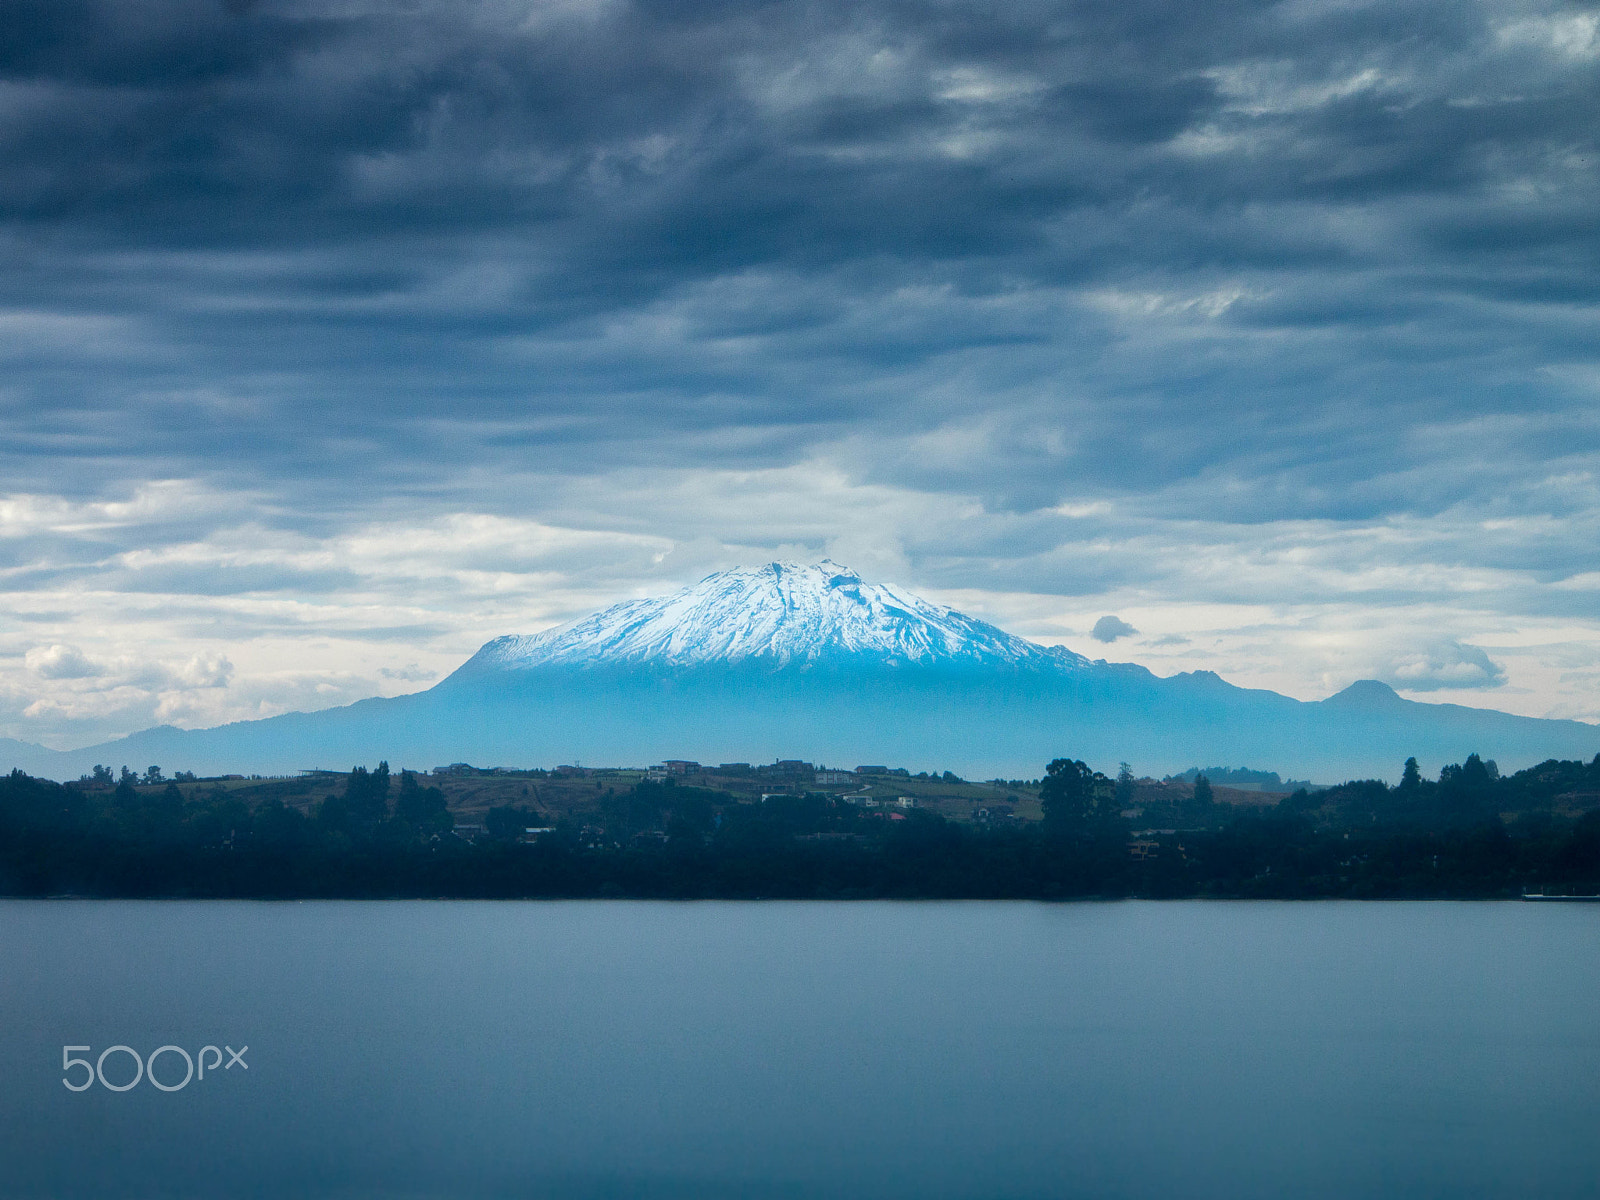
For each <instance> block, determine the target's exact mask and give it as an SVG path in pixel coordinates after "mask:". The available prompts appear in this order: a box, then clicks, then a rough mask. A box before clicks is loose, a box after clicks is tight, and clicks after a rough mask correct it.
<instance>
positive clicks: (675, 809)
mask: <svg viewBox="0 0 1600 1200" xmlns="http://www.w3.org/2000/svg"><path fill="white" fill-rule="evenodd" d="M149 774H150V773H148V772H147V773H146V778H147V779H148V776H149ZM131 775H132V773H131V772H129V773H127V774H126V775H124V776H123V777H121V778H119V779H118V780H117V781H116V783H115V785H114V786H110V787H107V786H105V783H106V781H104V780H98V781H94V783H93V785H92V786H86V785H83V784H79V783H68V784H57V783H53V782H50V781H47V780H40V779H34V778H31V777H29V776H27V775H25V774H23V773H22V772H20V771H14V772H12V773H11V774H10V776H8V777H3V778H0V894H4V895H10V896H48V895H84V896H195V897H213V896H219V897H220V896H236V897H263V898H268V897H301V896H305V897H311V896H325V897H368V896H371V897H407V896H460V897H474V896H483V897H491V896H492V897H522V896H526V897H557V896H561V897H590V896H637V897H682V898H692V897H724V898H747V897H794V898H869V897H927V898H937V897H951V898H956V897H961V898H1033V899H1067V898H1074V897H1091V896H1094V897H1129V896H1148V897H1219V898H1221V897H1284V898H1295V897H1304V898H1313V897H1352V898H1383V897H1463V898H1466V897H1481V898H1490V897H1514V896H1517V895H1519V894H1521V893H1522V892H1523V891H1525V890H1528V889H1535V890H1549V891H1561V892H1567V893H1594V892H1600V755H1597V756H1596V757H1595V759H1594V760H1593V761H1592V762H1588V763H1585V762H1566V761H1557V760H1551V761H1549V762H1546V763H1541V764H1539V765H1538V766H1537V767H1532V768H1529V769H1528V770H1526V771H1519V772H1517V773H1515V774H1513V775H1509V776H1502V775H1501V774H1500V772H1499V770H1498V769H1497V768H1496V766H1495V764H1494V763H1493V761H1490V760H1484V759H1481V758H1480V757H1479V756H1478V755H1471V756H1469V757H1468V758H1467V759H1466V760H1465V761H1464V762H1462V763H1459V764H1453V765H1451V766H1448V767H1446V768H1445V769H1444V770H1443V771H1442V772H1441V773H1440V776H1439V778H1438V779H1437V780H1425V779H1423V778H1422V776H1421V773H1420V771H1419V770H1418V769H1417V766H1416V762H1415V760H1414V759H1413V760H1410V761H1409V762H1408V763H1407V764H1406V766H1405V768H1404V770H1403V772H1402V775H1401V780H1400V783H1399V784H1398V785H1396V786H1393V787H1391V786H1389V785H1387V784H1385V783H1384V782H1382V781H1381V780H1353V781H1350V782H1347V783H1345V784H1342V785H1340V786H1339V787H1336V788H1330V789H1325V790H1321V791H1312V790H1310V789H1306V788H1302V789H1299V790H1297V791H1296V792H1295V793H1294V794H1292V795H1290V796H1287V797H1285V798H1284V799H1282V800H1281V801H1280V802H1278V803H1276V804H1273V805H1269V806H1264V807H1256V808H1251V809H1239V808H1235V807H1233V806H1230V805H1226V804H1221V803H1218V802H1217V801H1216V800H1215V798H1214V796H1213V795H1212V794H1210V791H1209V789H1208V788H1206V787H1204V786H1202V784H1203V782H1204V776H1200V777H1198V778H1196V780H1195V781H1194V787H1193V790H1192V793H1191V794H1186V795H1183V796H1181V797H1179V798H1178V799H1175V800H1172V801H1170V802H1165V807H1159V806H1155V807H1152V806H1151V805H1145V806H1143V807H1142V808H1140V807H1130V804H1131V803H1132V800H1133V795H1134V789H1135V781H1134V779H1133V776H1132V772H1131V770H1130V769H1129V768H1127V766H1126V764H1124V766H1123V769H1122V770H1121V771H1119V773H1118V775H1117V776H1116V777H1114V778H1113V777H1108V776H1106V775H1104V774H1102V773H1100V772H1098V771H1095V770H1093V769H1091V768H1090V767H1089V766H1087V765H1086V764H1085V763H1084V762H1082V761H1081V760H1076V759H1066V758H1061V759H1056V760H1054V761H1052V762H1051V763H1050V764H1049V765H1048V766H1047V767H1046V770H1045V773H1044V776H1043V777H1042V782H1041V787H1040V797H1041V803H1042V808H1043V813H1044V818H1043V820H1042V821H1040V822H1012V823H1009V824H1001V825H995V826H979V825H974V824H970V823H967V822H957V821H949V820H946V819H944V818H942V817H940V816H938V815H937V814H934V813H930V812H927V811H925V810H922V809H912V810H911V811H909V812H903V813H901V812H896V813H894V814H889V813H886V812H884V811H883V810H881V809H880V810H868V809H864V808H862V807H860V806H857V805H854V804H850V803H848V802H845V801H843V800H841V799H839V798H837V797H831V796H828V795H825V794H822V793H804V794H797V795H786V796H776V797H771V798H769V799H767V800H766V801H765V802H763V803H752V802H740V801H739V800H737V799H736V798H735V797H733V796H730V795H727V794H725V793H722V792H719V791H715V790H712V789H706V788H696V787H689V786H683V785H677V784H675V783H674V782H673V781H671V780H668V781H666V782H664V783H661V782H653V781H648V780H647V781H641V782H640V783H638V784H636V785H634V786H632V787H630V788H626V789H622V790H608V791H606V792H605V793H604V794H602V795H600V796H598V797H597V799H596V802H595V803H594V804H593V805H592V810H590V811H586V812H584V813H582V814H566V815H556V814H551V813H547V812H542V811H539V810H536V809H533V808H527V807H512V806H504V807H500V808H496V809H492V810H490V812H489V813H488V815H487V817H486V819H485V822H484V828H483V829H482V830H481V831H473V832H472V835H471V836H463V832H464V831H458V830H457V829H456V828H455V821H454V818H453V817H452V814H451V813H450V812H449V810H448V808H447V806H446V803H445V797H444V795H443V794H442V793H441V792H440V791H439V789H438V788H435V787H431V786H427V785H426V784H425V782H424V781H423V780H422V779H420V778H419V777H418V776H416V775H415V774H413V773H411V772H409V771H402V772H400V773H399V775H398V776H397V777H395V776H392V775H391V772H390V770H389V766H388V764H387V763H380V764H379V765H378V766H377V768H375V769H372V770H369V769H367V768H366V767H356V768H354V769H353V770H351V771H350V772H349V773H348V774H347V775H345V776H343V778H342V780H341V779H340V778H339V777H337V776H334V777H332V780H333V781H334V782H333V784H332V787H331V790H329V792H328V794H327V795H326V796H324V797H323V798H322V799H321V800H320V801H318V802H315V803H313V804H311V805H309V806H307V807H306V808H305V809H304V810H302V809H301V808H297V807H292V806H289V805H286V804H284V803H283V802H282V800H280V799H267V800H264V801H261V802H258V803H255V804H249V803H246V802H245V801H244V800H242V799H241V798H239V796H238V794H237V791H236V790H235V791H230V790H228V789H226V788H224V787H222V786H221V785H218V784H212V785H207V784H206V783H205V782H203V781H201V782H198V783H196V784H191V785H189V787H188V790H187V791H185V790H184V789H183V788H180V787H179V786H178V784H177V783H176V782H172V781H168V782H167V783H165V784H155V785H154V786H152V783H153V781H152V782H145V783H143V784H142V786H141V785H136V783H135V782H134V779H133V778H130V777H129V776H131ZM530 828H532V829H535V830H538V831H539V832H537V833H534V834H529V833H528V832H527V831H528V830H529V829H530Z"/></svg>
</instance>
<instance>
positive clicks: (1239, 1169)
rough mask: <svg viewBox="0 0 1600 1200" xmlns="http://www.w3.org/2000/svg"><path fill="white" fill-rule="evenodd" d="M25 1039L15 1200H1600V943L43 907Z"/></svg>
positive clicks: (1358, 929) (3, 994)
mask: <svg viewBox="0 0 1600 1200" xmlns="http://www.w3.org/2000/svg"><path fill="white" fill-rule="evenodd" d="M0 1004H3V1011H0V1016H3V1027H0V1196H5V1197H24V1196H26V1197H33V1196H38V1197H52V1198H64V1197H78V1196H83V1197H90V1196H93V1197H104V1198H120V1197H155V1196H162V1197H167V1196H227V1197H232V1196H239V1197H322V1196H337V1197H380V1196H395V1197H477V1196H492V1197H499V1196H507V1197H510V1196H529V1197H548V1198H552V1200H565V1198H574V1200H579V1198H581V1200H590V1198H594V1200H599V1198H619V1200H620V1198H624V1197H628V1198H639V1200H645V1198H655V1197H673V1198H689V1197H709V1198H721V1197H768V1196H771V1197H785V1198H794V1200H804V1198H811V1197H830V1198H832V1197H908V1198H909V1197H917V1198H944V1197H949V1198H952V1200H954V1198H973V1200H979V1198H982V1200H999V1198H1010V1197H1016V1198H1032V1197H1039V1198H1044V1197H1051V1198H1062V1197H1112V1198H1141V1197H1164V1198H1190V1197H1202V1198H1204V1197H1218V1198H1223V1197H1227V1198H1230V1200H1239V1198H1248V1197H1262V1198H1267V1197H1271V1198H1273V1200H1281V1198H1284V1197H1296V1198H1305V1197H1313V1198H1315V1197H1328V1198H1330V1200H1331V1198H1334V1197H1339V1198H1341V1200H1348V1198H1350V1197H1396V1198H1400V1197H1404V1198H1406V1200H1417V1198H1428V1197H1439V1198H1440V1200H1444V1198H1446V1197H1448V1198H1450V1200H1463V1198H1472V1197H1507V1198H1509V1197H1518V1198H1523V1197H1529V1196H1539V1197H1541V1198H1545V1200H1550V1198H1557V1197H1569V1196H1570V1197H1580V1196H1582V1197H1585V1198H1587V1197H1592V1196H1593V1195H1594V1194H1595V1192H1596V1188H1597V1187H1600V1183H1597V1181H1600V905H1596V906H1586V905H1571V906H1567V905H1556V904H1547V905H1533V904H1519V903H1504V904H1442V903H1441V904H1425V903H1410V904H1406V903H1396V904H1354V903H1342V904H1341V903H1303V904H1275V903H1266V902H1247V903H1206V902H1193V903H1137V902H1129V903H1118V904H1064V905H1045V904H1027V903H970V904H942V903H941V904H935V903H906V904H894V903H859V904H856V903H835V904H785V903H749V904H741V903H693V904H666V903H661V904H657V903H633V902H614V903H608V902H582V903H503V904H495V903H466V902H397V903H275V904H252V903H221V902H200V903H180V902H156V903H139V902H104V903H102V902H89V901H44V902H30V901H6V902H0ZM64 1046H77V1047H87V1048H88V1049H87V1050H75V1051H67V1052H66V1055H67V1056H68V1057H74V1058H80V1059H84V1060H85V1062H86V1063H87V1065H83V1064H77V1065H74V1066H72V1067H70V1068H68V1069H67V1070H66V1072H65V1074H64V1072H63V1065H62V1064H63V1047H64ZM113 1046H125V1047H127V1048H128V1049H127V1050H114V1051H113V1050H109V1048H111V1047H113ZM163 1046H170V1047H176V1049H169V1050H164V1051H162V1052H161V1053H160V1054H158V1055H154V1056H153V1058H152V1052H153V1051H156V1050H158V1049H159V1048H160V1047H163ZM205 1046H214V1047H216V1048H217V1049H216V1051H215V1053H213V1052H210V1051H207V1052H205V1053H203V1054H202V1053H201V1048H202V1047H205ZM224 1050H226V1051H227V1052H226V1053H224ZM108 1051H109V1053H108ZM233 1054H237V1055H239V1058H238V1059H237V1060H235V1061H232V1062H231V1063H230V1062H229V1059H230V1055H233ZM102 1055H104V1057H102ZM135 1056H137V1058H136V1057H135ZM185 1056H187V1060H188V1062H189V1076H188V1080H189V1081H188V1082H187V1083H184V1084H182V1086H179V1084H180V1082H181V1081H182V1080H183V1079H185V1078H186V1059H185ZM197 1057H198V1059H199V1061H200V1062H203V1063H204V1064H206V1072H205V1076H204V1078H203V1079H202V1078H199V1077H198V1075H197V1073H196V1070H197V1068H196V1066H195V1060H196V1059H197ZM213 1057H214V1058H216V1059H217V1060H218V1061H217V1063H215V1064H213V1063H212V1058H213ZM147 1058H152V1061H151V1062H150V1064H149V1067H150V1069H149V1072H148V1073H147V1072H145V1065H146V1059H147ZM224 1063H229V1065H226V1066H224V1065H223V1064H224ZM97 1066H98V1069H99V1073H98V1075H97V1074H96V1067H97ZM136 1068H137V1071H138V1076H137V1082H134V1083H133V1085H132V1086H131V1087H128V1088H127V1090H125V1091H120V1092H119V1091H113V1090H111V1089H112V1088H113V1087H123V1086H126V1085H128V1084H129V1083H130V1082H132V1081H133V1080H134V1079H135V1077H136ZM152 1077H153V1078H154V1080H155V1082H156V1083H158V1084H160V1087H157V1086H153V1085H152V1081H151V1080H152ZM64 1078H65V1079H66V1080H68V1081H69V1082H71V1083H72V1084H74V1085H75V1086H81V1085H82V1084H84V1083H85V1082H87V1083H88V1086H87V1087H85V1088H84V1089H83V1090H82V1091H72V1090H69V1089H68V1088H67V1087H66V1086H64V1084H63V1079H64ZM162 1088H171V1089H174V1090H162Z"/></svg>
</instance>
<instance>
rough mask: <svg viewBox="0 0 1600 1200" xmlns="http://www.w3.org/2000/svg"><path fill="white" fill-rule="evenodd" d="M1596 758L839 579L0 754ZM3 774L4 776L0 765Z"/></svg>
mask: <svg viewBox="0 0 1600 1200" xmlns="http://www.w3.org/2000/svg"><path fill="white" fill-rule="evenodd" d="M1597 751H1600V729H1597V728H1596V727H1595V726H1593V725H1587V724H1583V723H1581V722H1577V721H1556V720H1541V719H1538V718H1533V717H1519V716H1513V715H1510V714H1506V713H1500V712H1493V711H1490V710H1484V709H1471V708H1463V707H1460V706H1458V705H1450V704H1419V703H1416V702H1414V701H1410V700H1406V699H1403V698H1402V697H1400V696H1399V695H1397V694H1396V693H1395V692H1394V691H1393V690H1392V689H1390V688H1389V687H1388V686H1387V685H1385V684H1382V683H1378V682H1376V681H1373V680H1362V681H1360V682H1358V683H1355V684H1352V685H1351V686H1350V687H1349V688H1347V689H1345V690H1344V691H1343V692H1340V693H1339V694H1337V695H1335V696H1332V697H1329V698H1328V699H1327V700H1323V701H1313V702H1302V701H1298V700H1294V699H1291V698H1290V697H1287V696H1282V695H1279V694H1277V693H1276V692H1269V691H1257V690H1248V689H1243V688H1237V687H1234V686H1232V685H1230V684H1228V683H1226V682H1224V681H1223V680H1222V679H1220V678H1219V677H1218V676H1216V675H1215V674H1213V673H1211V672H1209V671H1196V672H1192V673H1185V674H1180V675H1174V676H1171V677H1169V678H1160V677H1158V676H1156V675H1153V674H1152V673H1151V672H1150V671H1148V670H1146V669H1145V668H1143V667H1140V666H1135V665H1132V664H1126V663H1124V664H1118V663H1107V662H1105V661H1103V660H1096V661H1090V660H1089V659H1087V658H1085V657H1083V656H1082V655H1079V654H1075V653H1073V652H1072V651H1070V650H1066V649H1063V648H1060V647H1044V646H1040V645H1037V644H1035V643H1033V642H1030V641H1027V640H1026V639H1024V638H1019V637H1016V636H1014V635H1012V634H1009V633H1006V632H1005V631H1004V630H1002V629H999V628H997V627H996V626H993V625H990V624H987V623H986V622H983V621H979V620H976V619H974V618H972V617H969V616H966V615H964V614H962V613H959V612H956V611H955V610H954V609H950V608H946V607H944V606H942V605H937V604H933V603H930V602H928V601H926V600H924V599H922V598H920V597H918V596H915V595H913V594H911V593H910V592H907V591H905V590H904V589H901V588H898V587H894V586H890V585H887V584H879V583H871V582H868V581H866V580H863V579H862V578H861V577H860V576H859V575H857V574H855V573H854V572H852V571H849V570H847V569H846V568H844V567H841V566H839V565H838V564H837V563H833V562H829V561H827V560H824V561H822V562H820V563H815V564H799V563H790V562H774V563H768V564H767V565H765V566H761V567H758V568H754V569H740V570H732V571H722V572H718V573H717V574H714V575H710V576H707V577H706V578H705V579H702V580H701V581H700V582H699V583H697V584H694V585H692V586H690V587H686V588H684V589H682V590H680V591H678V592H674V593H673V594H671V595H669V596H665V597H661V598H658V599H646V600H630V601H625V602H623V603H620V604H616V605H613V606H612V607H610V608H607V609H604V610H603V611H601V612H598V613H595V614H593V615H592V616H589V617H585V618H583V619H581V620H578V621H574V622H572V623H570V624H568V625H564V626H561V627H558V628H556V629H551V630H547V631H545V632H543V633H540V634H536V635H533V636H510V637H500V638H496V639H494V640H493V641H491V642H489V643H488V644H486V645H485V646H484V647H483V648H482V649H480V650H479V651H478V652H477V654H475V655H473V657H472V658H471V659H469V660H468V661H467V662H466V663H464V664H463V665H462V666H461V668H460V669H459V670H457V671H456V672H455V673H454V674H452V675H451V676H450V677H449V678H447V679H445V680H443V681H442V682H440V683H439V684H438V685H437V686H435V687H433V688H431V689H429V690H428V691H425V692H419V693H416V694H415V695H410V696H399V697H394V698H390V699H373V700H363V701H361V702H360V703H358V704H353V705H350V706H348V707H345V708H335V709H326V710H323V711H320V712H314V713H289V714H286V715H284V716H281V717H273V718H270V719H268V720H263V721H248V722H241V723H238V724H234V725H224V726H220V727H218V728H215V729H204V730H189V731H184V730H178V729H172V728H170V727H163V728H159V729H150V730H146V731H144V732H143V733H138V734H134V735H132V736H131V737H128V738H123V739H120V740H119V741H115V742H109V743H104V744H102V745H98V746H89V747H86V748H84V749H82V750H78V751H64V752H56V751H50V750H46V749H44V748H43V747H39V746H31V745H28V744H26V743H21V742H10V743H0V755H4V756H5V757H9V758H10V759H11V762H10V763H9V764H6V765H14V766H19V767H21V768H23V769H24V770H26V771H29V772H30V773H33V774H38V775H46V776H53V777H56V778H61V777H63V776H70V775H77V774H80V773H82V772H85V771H87V770H88V769H89V767H90V766H91V765H92V764H94V763H96V762H104V763H108V764H116V763H123V762H129V763H132V762H141V763H142V762H159V763H162V764H163V765H169V767H170V768H172V769H187V770H195V771H201V772H206V773H215V772H222V771H238V772H282V771H292V770H295V769H299V768H306V767H344V766H347V765H348V764H350V763H352V762H368V763H370V762H375V761H377V760H378V759H380V758H384V759H387V760H388V761H389V762H391V763H393V764H395V765H396V766H400V765H404V766H408V767H427V766H430V765H432V764H434V763H440V762H452V761H468V762H474V763H477V764H480V765H497V764H498V765H506V766H550V765H553V764H555V763H557V762H590V763H605V764H613V765H629V764H634V765H636V764H643V763H647V762H651V761H655V760H660V759H663V758H667V757H679V758H693V759H699V760H703V761H708V762H717V761H730V760H743V761H749V762H763V761H771V760H773V759H777V758H795V757H800V758H807V759H811V760H814V761H825V762H832V763H836V764H848V763H855V762H889V763H897V764H905V765H909V766H912V767H913V768H914V769H916V768H921V769H927V768H936V769H939V770H944V769H950V770H955V771H958V772H960V773H962V774H965V775H969V776H973V777H993V776H1000V777H1007V778H1009V777H1017V776H1023V777H1032V776H1035V775H1037V774H1039V772H1040V770H1041V769H1042V767H1043V765H1044V764H1045V763H1046V762H1048V761H1049V760H1050V759H1052V758H1057V757H1062V756H1067V757H1073V758H1083V759H1086V760H1087V761H1089V762H1090V763H1091V764H1093V765H1095V766H1098V767H1103V768H1112V767H1114V766H1115V764H1116V763H1117V762H1118V761H1121V760H1127V761H1128V762H1131V763H1133V764H1134V765H1135V766H1136V767H1137V768H1138V769H1140V770H1141V771H1147V772H1159V771H1170V770H1179V769H1182V768H1184V767H1186V766H1189V765H1192V764H1194V763H1199V762H1212V763H1218V762H1232V763H1240V764H1248V765H1253V766H1260V767H1269V768H1271V769H1275V770H1279V771H1284V772H1289V773H1293V774H1295V775H1299V776H1301V777H1307V776H1309V777H1311V778H1318V779H1325V780H1333V779H1345V778H1351V777H1356V776H1363V775H1376V776H1380V777H1384V776H1387V777H1391V778H1393V777H1397V776H1398V774H1399V767H1400V764H1401V763H1402V762H1404V760H1405V759H1406V758H1407V757H1408V756H1411V755H1415V756H1416V757H1417V758H1418V759H1419V760H1421V762H1422V763H1423V765H1424V767H1425V768H1427V769H1437V767H1438V766H1439V765H1441V764H1443V763H1446V762H1456V761H1460V760H1461V759H1463V758H1465V757H1466V755H1468V754H1470V753H1473V752H1477V753H1480V754H1482V755H1483V756H1484V757H1486V758H1488V757H1495V758H1497V759H1499V761H1500V762H1501V763H1502V764H1503V765H1504V766H1506V767H1507V768H1514V767H1518V766H1523V765H1527V764H1530V763H1533V762H1537V761H1540V760H1542V759H1544V758H1584V759H1587V758H1589V757H1591V756H1593V755H1594V754H1595V753H1596V752H1597ZM0 761H3V759H0Z"/></svg>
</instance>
